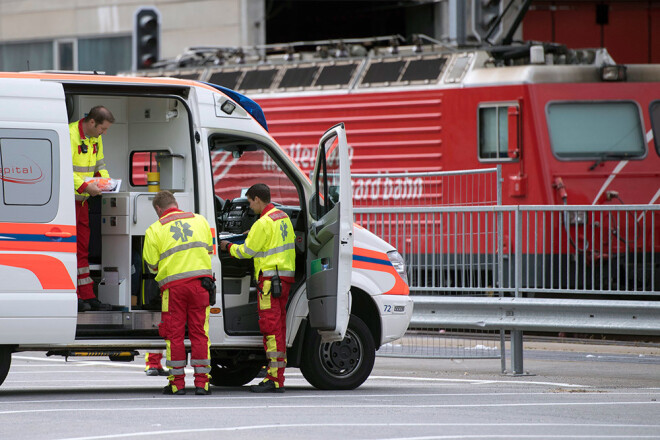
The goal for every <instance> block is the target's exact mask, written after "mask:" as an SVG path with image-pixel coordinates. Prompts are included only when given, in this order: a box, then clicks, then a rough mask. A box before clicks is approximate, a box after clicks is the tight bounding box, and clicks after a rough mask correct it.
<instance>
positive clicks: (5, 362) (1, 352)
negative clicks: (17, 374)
mask: <svg viewBox="0 0 660 440" xmlns="http://www.w3.org/2000/svg"><path fill="white" fill-rule="evenodd" d="M10 365H11V349H10V348H9V347H3V346H1V345H0V385H2V382H4V381H5V378H6V377H7V373H9V366H10Z"/></svg>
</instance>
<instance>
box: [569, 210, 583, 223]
mask: <svg viewBox="0 0 660 440" xmlns="http://www.w3.org/2000/svg"><path fill="white" fill-rule="evenodd" d="M567 214H568V224H569V225H585V224H587V213H586V211H570V212H568V213H567Z"/></svg>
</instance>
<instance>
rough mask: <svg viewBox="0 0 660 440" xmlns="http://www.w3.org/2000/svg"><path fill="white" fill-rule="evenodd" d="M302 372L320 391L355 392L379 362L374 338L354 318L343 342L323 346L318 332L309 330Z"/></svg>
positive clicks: (366, 328)
mask: <svg viewBox="0 0 660 440" xmlns="http://www.w3.org/2000/svg"><path fill="white" fill-rule="evenodd" d="M306 333H307V334H306V337H305V346H304V347H303V350H304V351H303V357H302V359H301V363H300V371H301V372H302V374H303V376H304V377H305V379H307V382H309V383H310V384H312V385H313V386H314V387H316V388H318V389H321V390H352V389H355V388H357V387H359V386H360V385H362V383H364V381H365V380H367V378H368V377H369V375H370V374H371V370H372V369H373V367H374V361H375V359H376V347H375V344H374V338H373V336H372V335H371V332H370V331H369V328H368V327H367V325H366V324H365V323H364V322H363V321H362V320H361V319H360V318H358V317H357V316H355V315H351V319H350V321H349V322H348V328H347V330H346V335H345V337H344V339H343V340H342V341H340V342H329V343H321V336H320V335H319V334H318V332H316V331H313V330H311V329H308V331H307V332H306Z"/></svg>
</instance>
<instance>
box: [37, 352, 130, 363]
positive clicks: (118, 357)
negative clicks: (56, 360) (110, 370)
mask: <svg viewBox="0 0 660 440" xmlns="http://www.w3.org/2000/svg"><path fill="white" fill-rule="evenodd" d="M138 354H140V353H139V352H137V351H135V350H94V351H84V350H51V351H49V352H47V353H46V356H64V359H65V360H66V359H68V358H70V357H103V356H108V357H109V358H110V360H111V361H113V362H133V360H134V359H135V356H137V355H138Z"/></svg>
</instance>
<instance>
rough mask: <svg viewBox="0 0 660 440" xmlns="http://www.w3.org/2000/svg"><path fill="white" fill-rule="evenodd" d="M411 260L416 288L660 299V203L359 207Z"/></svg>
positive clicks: (359, 215)
mask: <svg viewBox="0 0 660 440" xmlns="http://www.w3.org/2000/svg"><path fill="white" fill-rule="evenodd" d="M354 214H355V221H356V223H358V224H360V225H366V224H371V225H374V224H388V227H387V228H382V229H380V230H378V229H374V230H375V231H377V232H380V234H378V235H380V236H381V237H382V238H383V239H384V240H386V241H388V242H389V243H391V244H392V245H394V246H395V247H396V248H397V249H398V250H399V252H401V254H402V255H403V256H404V258H405V260H406V263H407V270H408V281H409V284H410V288H411V291H412V292H413V293H414V294H416V295H419V294H426V295H452V294H453V295H463V296H491V297H492V296H504V295H510V296H515V297H519V296H526V297H535V296H540V295H543V296H547V297H559V296H561V297H564V298H566V297H576V296H577V295H591V296H594V297H596V296H598V297H603V298H602V299H605V297H611V296H617V297H618V299H635V297H649V296H651V297H654V299H658V298H656V297H657V296H659V295H660V292H659V290H660V256H659V252H660V206H659V205H612V206H592V205H586V206H577V205H576V206H475V207H463V206H458V207H429V208H419V207H393V208H389V207H384V208H355V209H354Z"/></svg>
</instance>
